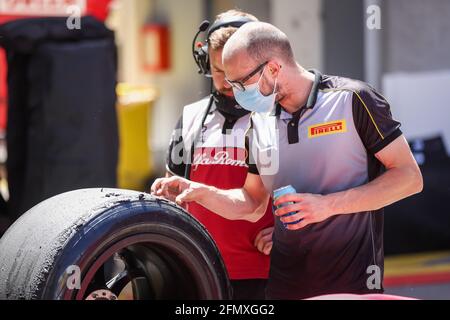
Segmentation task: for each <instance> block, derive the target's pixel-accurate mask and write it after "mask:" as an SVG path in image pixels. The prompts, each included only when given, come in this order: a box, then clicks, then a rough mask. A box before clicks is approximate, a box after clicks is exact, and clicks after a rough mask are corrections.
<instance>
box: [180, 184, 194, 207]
mask: <svg viewBox="0 0 450 320" xmlns="http://www.w3.org/2000/svg"><path fill="white" fill-rule="evenodd" d="M195 191H196V190H195V189H193V188H187V189H185V190H184V191H183V192H182V193H180V194H179V195H178V196H177V197H176V198H175V202H176V203H177V204H178V205H180V206H183V205H184V204H185V203H187V202H191V201H193V200H194V196H195Z"/></svg>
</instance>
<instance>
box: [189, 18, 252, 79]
mask: <svg viewBox="0 0 450 320" xmlns="http://www.w3.org/2000/svg"><path fill="white" fill-rule="evenodd" d="M251 21H253V20H252V19H250V18H248V17H240V16H238V17H227V18H225V19H222V20H217V21H215V22H214V23H213V24H212V25H211V23H210V22H209V21H208V20H204V21H203V22H202V23H201V24H200V26H199V27H198V31H197V33H196V34H195V37H194V40H193V41H192V55H193V57H194V60H195V63H196V64H197V66H198V73H199V74H203V75H205V76H206V77H211V72H210V68H209V54H208V42H209V37H210V36H211V34H213V33H214V31H216V30H218V29H220V28H226V27H235V28H239V27H240V26H242V25H243V24H245V23H247V22H251ZM210 25H211V26H210ZM208 28H209V29H208ZM206 30H208V32H207V34H206V43H204V44H203V43H201V42H197V38H198V36H199V35H200V33H202V32H205V31H206Z"/></svg>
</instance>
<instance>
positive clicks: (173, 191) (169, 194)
mask: <svg viewBox="0 0 450 320" xmlns="http://www.w3.org/2000/svg"><path fill="white" fill-rule="evenodd" d="M183 182H184V179H183V178H181V177H177V176H173V177H170V178H159V179H156V180H155V182H154V183H153V184H152V187H151V193H152V194H153V195H156V196H162V197H164V198H166V199H169V200H173V199H174V198H175V197H176V196H177V195H178V194H179V193H180V192H181V191H182V190H180V189H182V188H181V187H182V185H186V186H187V185H188V183H185V184H183Z"/></svg>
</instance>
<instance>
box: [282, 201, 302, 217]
mask: <svg viewBox="0 0 450 320" xmlns="http://www.w3.org/2000/svg"><path fill="white" fill-rule="evenodd" d="M304 209H305V208H304V205H303V204H302V203H294V204H289V205H287V206H284V207H281V208H278V209H277V210H275V212H274V214H275V215H276V216H279V217H280V216H284V215H285V214H288V213H290V212H296V211H302V210H304Z"/></svg>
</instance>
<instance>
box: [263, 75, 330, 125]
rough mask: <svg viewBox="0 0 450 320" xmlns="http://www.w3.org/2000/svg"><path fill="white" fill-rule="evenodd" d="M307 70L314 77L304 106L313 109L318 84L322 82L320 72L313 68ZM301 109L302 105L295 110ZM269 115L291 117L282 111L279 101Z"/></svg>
mask: <svg viewBox="0 0 450 320" xmlns="http://www.w3.org/2000/svg"><path fill="white" fill-rule="evenodd" d="M308 71H309V72H312V73H313V74H314V75H315V77H314V83H313V86H312V88H311V91H310V93H309V96H308V100H307V101H306V105H305V106H304V107H306V108H307V109H313V108H314V105H315V104H316V101H317V94H318V93H319V85H320V83H321V82H322V74H321V73H320V72H319V71H317V70H315V69H311V70H308ZM301 109H303V107H302V108H300V109H299V110H298V111H297V112H299V111H300V110H301ZM271 115H272V116H277V117H280V118H281V119H291V118H292V115H291V114H289V113H288V112H286V111H284V110H283V108H282V107H281V105H280V104H279V103H277V104H276V106H275V108H274V110H273V111H272V112H271Z"/></svg>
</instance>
